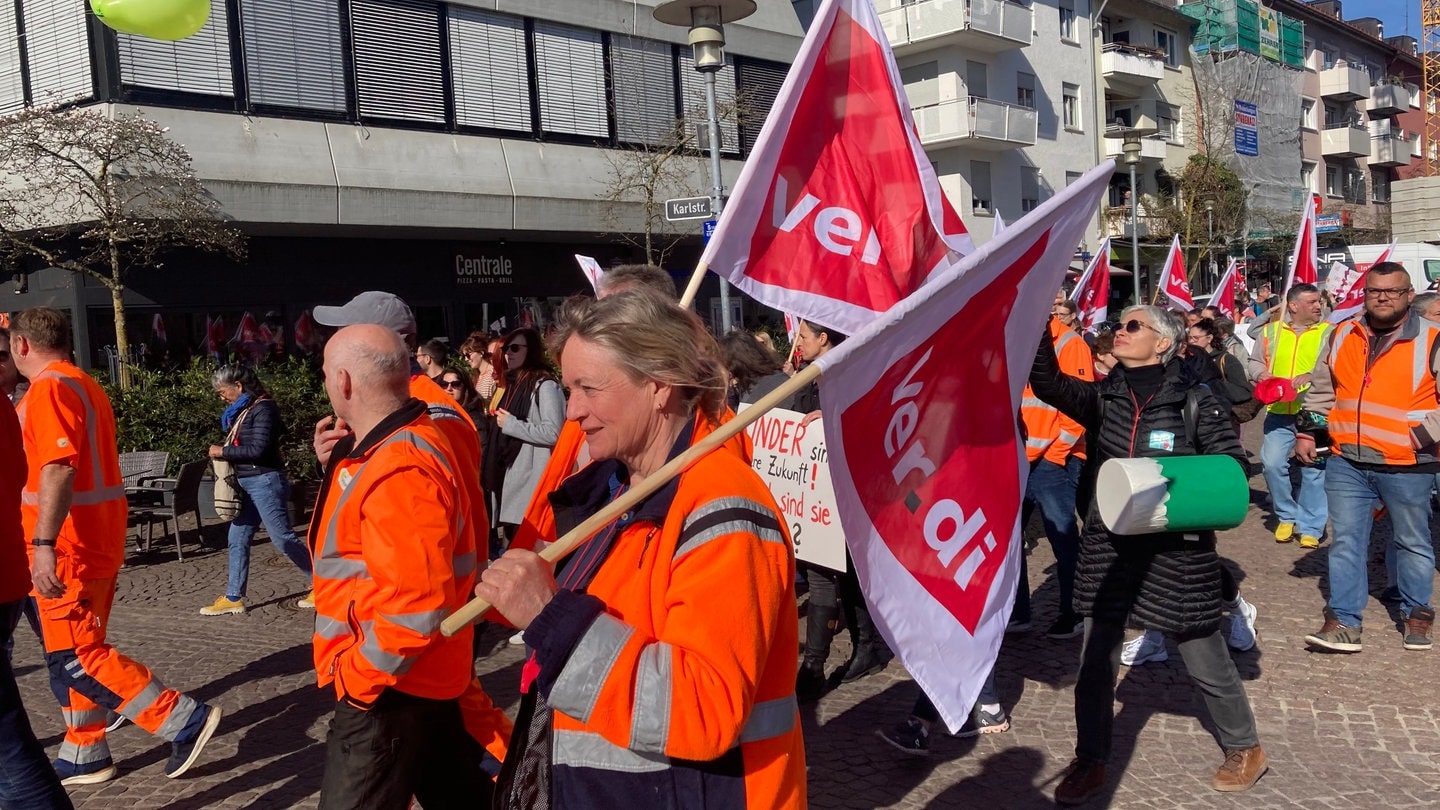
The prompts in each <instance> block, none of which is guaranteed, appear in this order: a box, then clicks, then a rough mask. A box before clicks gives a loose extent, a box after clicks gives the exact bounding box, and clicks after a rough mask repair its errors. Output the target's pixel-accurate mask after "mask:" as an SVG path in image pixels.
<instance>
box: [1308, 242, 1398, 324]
mask: <svg viewBox="0 0 1440 810" xmlns="http://www.w3.org/2000/svg"><path fill="white" fill-rule="evenodd" d="M1394 250H1395V243H1394V242H1391V243H1390V244H1389V246H1388V247H1386V248H1385V250H1384V251H1383V252H1382V253H1381V254H1380V255H1379V257H1377V258H1376V259H1375V261H1373V262H1370V263H1367V264H1356V265H1355V270H1354V272H1353V273H1351V274H1350V278H1349V279H1347V281H1348V283H1347V284H1346V285H1345V286H1344V288H1343V289H1341V290H1340V294H1339V295H1337V296H1335V309H1334V310H1332V311H1331V312H1330V315H1329V317H1327V318H1326V319H1325V320H1327V321H1329V322H1330V323H1340V322H1341V321H1343V320H1345V319H1346V318H1352V317H1354V316H1356V315H1359V314H1360V313H1361V312H1362V311H1364V309H1365V273H1366V272H1368V271H1369V270H1370V268H1372V267H1374V266H1375V265H1377V264H1379V263H1380V262H1388V261H1390V254H1391V252H1392V251H1394ZM1341 268H1342V269H1343V270H1348V269H1349V268H1346V267H1345V266H1344V265H1341ZM1335 271H1336V268H1335V267H1334V266H1333V265H1332V266H1331V268H1330V274H1331V275H1334V274H1335Z"/></svg>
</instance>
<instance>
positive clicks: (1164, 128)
mask: <svg viewBox="0 0 1440 810" xmlns="http://www.w3.org/2000/svg"><path fill="white" fill-rule="evenodd" d="M1155 116H1156V120H1155V126H1156V127H1157V128H1159V130H1160V134H1161V135H1162V136H1164V138H1165V140H1166V141H1169V142H1170V143H1175V144H1178V143H1182V142H1183V139H1182V138H1181V133H1180V108H1179V107H1175V106H1172V105H1170V104H1161V103H1159V102H1156V104H1155Z"/></svg>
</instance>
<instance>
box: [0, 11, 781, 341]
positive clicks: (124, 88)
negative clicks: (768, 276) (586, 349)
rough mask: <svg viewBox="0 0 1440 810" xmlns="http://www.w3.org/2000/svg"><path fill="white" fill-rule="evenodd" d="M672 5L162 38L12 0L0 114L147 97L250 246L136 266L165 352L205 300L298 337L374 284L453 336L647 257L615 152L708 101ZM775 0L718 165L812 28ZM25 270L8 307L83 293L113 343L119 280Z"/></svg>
mask: <svg viewBox="0 0 1440 810" xmlns="http://www.w3.org/2000/svg"><path fill="white" fill-rule="evenodd" d="M655 4H656V3H655V0H641V1H640V2H632V1H631V0H524V1H523V2H521V1H520V0H486V2H479V0H455V2H444V3H442V2H433V1H432V0H340V2H336V1H335V0H225V1H224V2H222V1H221V0H216V2H214V3H213V4H212V13H211V17H210V20H209V22H207V24H206V25H205V27H204V28H203V29H202V30H201V31H200V32H199V33H198V34H196V35H194V36H192V37H190V38H188V39H185V40H182V41H179V42H174V43H171V42H162V41H159V40H153V39H146V38H142V37H134V36H130V35H126V34H117V33H116V32H114V31H112V30H110V29H108V28H105V27H104V26H102V25H101V24H100V23H99V22H98V21H97V20H96V19H95V18H94V17H93V16H91V15H90V14H89V13H88V12H87V11H86V10H85V7H84V5H83V4H80V3H74V2H69V0H20V2H17V3H14V4H7V6H13V8H14V10H15V11H16V12H17V13H15V14H6V13H4V12H0V72H3V73H4V74H5V79H4V80H0V112H7V111H13V110H15V109H19V108H20V107H22V106H24V105H26V104H39V103H54V102H58V103H66V104H73V105H81V106H96V107H99V108H101V109H103V110H105V111H106V112H107V113H109V114H115V113H118V112H122V111H125V110H130V109H135V108H141V109H143V111H144V114H145V115H146V116H147V117H148V118H151V119H154V120H157V121H159V122H161V123H163V124H164V125H166V126H168V127H169V131H170V136H171V137H172V138H173V139H175V140H177V141H179V142H181V143H183V144H185V145H186V146H187V147H188V149H189V150H190V152H191V154H192V156H193V158H194V166H195V170H196V173H197V175H198V177H199V178H200V179H201V180H202V181H203V182H204V184H205V186H206V188H207V189H208V190H209V191H210V192H211V193H212V194H213V195H214V196H215V198H216V199H217V200H218V201H219V202H220V204H221V206H222V207H223V209H224V212H225V215H226V216H227V217H229V218H231V219H233V221H234V222H235V223H236V224H237V225H239V226H240V227H241V228H243V229H244V230H245V231H246V232H247V233H248V234H249V237H250V239H249V256H248V257H247V259H246V260H244V262H243V263H240V264H234V263H230V262H227V261H223V260H217V259H214V258H209V257H204V256H177V257H175V258H174V259H173V260H172V261H167V262H166V264H165V266H164V267H163V268H160V269H157V270H145V271H140V272H137V273H135V274H134V276H133V279H132V283H131V285H130V290H129V292H128V293H127V300H128V304H129V309H130V313H131V317H132V323H131V325H130V329H131V331H132V336H136V335H139V336H143V335H146V334H152V336H153V333H152V329H151V326H152V324H154V323H155V320H154V316H155V315H157V314H158V315H160V316H161V318H162V321H163V327H164V328H163V329H159V330H158V331H160V332H161V333H162V334H166V335H168V339H167V340H166V341H164V343H165V345H159V346H153V345H152V346H150V347H149V348H150V349H151V350H152V351H154V352H156V353H171V354H174V353H184V352H194V351H196V347H197V346H199V345H202V344H203V342H204V335H205V324H206V322H207V321H210V322H213V320H214V319H223V321H224V323H225V324H226V328H227V329H228V330H229V331H232V332H233V331H235V329H236V328H237V327H238V325H239V324H240V323H241V322H242V321H244V319H245V316H246V315H249V316H250V318H251V320H252V322H253V321H254V320H258V319H260V318H261V317H262V315H263V316H265V317H266V318H267V319H269V320H274V321H276V322H277V324H281V325H284V326H285V327H287V331H291V332H293V331H294V329H295V328H296V327H297V326H301V325H303V321H304V315H305V313H306V312H307V311H308V309H309V308H310V307H311V306H313V305H315V304H318V303H334V302H337V301H343V300H344V299H346V298H348V297H349V296H351V295H353V294H354V293H356V292H359V291H361V290H364V289H371V288H381V289H389V290H393V291H394V292H396V293H398V294H400V295H402V296H404V297H406V298H407V299H409V300H410V302H411V304H412V305H413V306H414V307H415V309H416V312H417V316H418V318H419V320H420V324H421V332H422V334H423V336H425V337H430V336H448V337H450V338H452V339H455V338H459V337H463V336H464V334H465V333H466V332H467V331H469V330H470V329H472V328H483V327H484V326H486V325H487V324H489V323H491V322H494V321H497V320H499V319H500V318H505V319H506V325H507V326H513V325H515V324H516V323H518V322H522V321H535V320H537V319H539V320H543V319H544V317H545V314H546V312H547V311H548V307H549V306H550V305H552V304H553V303H554V302H555V301H556V300H557V299H558V298H559V297H561V296H564V295H567V294H571V293H574V292H577V291H579V290H581V289H584V288H585V281H584V277H583V276H582V275H581V274H580V272H579V270H578V268H577V266H576V263H575V260H574V258H573V254H576V253H581V254H587V255H591V256H594V257H596V258H597V259H599V260H600V262H601V263H602V265H607V264H610V263H614V262H622V261H640V260H643V255H642V252H641V251H639V250H638V249H637V248H635V247H633V246H632V245H630V244H627V243H625V242H622V241H621V240H619V239H617V238H616V237H615V235H614V234H615V232H630V233H632V234H633V233H635V232H637V231H640V230H642V229H643V228H644V224H643V223H644V217H643V216H642V215H641V214H640V213H639V211H640V207H639V205H638V204H637V202H636V201H635V198H634V197H633V196H632V197H629V198H627V199H626V200H625V201H622V202H619V203H612V202H607V201H606V197H607V196H608V195H609V194H610V192H611V190H612V189H613V186H614V180H613V170H612V165H613V161H614V160H615V159H616V158H617V157H621V158H623V156H625V155H631V156H633V155H635V154H636V153H637V152H643V150H644V149H645V148H647V147H649V148H654V147H656V145H658V144H662V143H664V142H665V139H666V138H667V134H668V133H669V132H670V131H671V130H672V128H673V127H674V126H675V124H676V122H677V120H679V121H683V122H684V125H685V126H686V127H695V126H697V125H698V124H700V123H701V122H702V121H703V95H702V93H703V91H702V81H703V80H702V78H701V74H699V73H698V72H697V71H695V70H694V69H693V61H692V58H691V54H690V49H689V47H688V46H686V45H685V44H684V43H685V38H686V31H685V30H684V29H681V28H676V27H672V26H667V25H663V24H661V23H658V22H656V21H655V20H654V19H653V18H652V17H651V11H652V10H653V7H654V6H655ZM759 5H760V7H759V10H758V12H757V13H756V14H754V15H752V16H751V17H749V18H747V19H745V20H742V21H740V22H738V23H734V24H731V25H728V26H726V34H727V39H728V43H727V60H728V61H727V65H726V67H725V68H724V69H723V70H722V71H720V73H719V74H718V84H719V88H720V97H721V102H722V107H725V106H726V104H727V100H730V99H734V98H736V97H737V96H738V97H739V98H740V99H741V100H742V101H741V102H740V105H739V106H741V107H742V109H744V112H743V113H742V114H741V115H739V116H738V118H737V117H734V116H732V117H731V118H730V119H729V120H727V122H726V123H725V125H724V126H723V127H722V129H723V132H722V141H723V144H722V151H723V152H724V154H725V156H726V157H727V160H726V161H725V163H726V168H725V172H726V175H727V183H728V182H733V179H734V177H735V176H736V175H738V167H739V163H740V160H741V159H743V157H744V156H745V155H746V154H748V152H749V150H750V149H751V147H752V146H753V143H754V140H755V137H756V135H757V134H758V130H759V125H760V121H761V120H762V119H763V117H764V114H765V112H766V111H768V108H769V105H770V103H771V102H772V101H773V99H774V96H775V93H776V92H777V91H778V89H779V85H780V83H781V81H782V80H783V77H784V74H785V71H786V70H787V69H788V65H789V62H790V61H791V59H793V57H794V54H795V52H796V50H797V49H798V47H799V43H800V39H801V36H802V34H803V31H802V29H801V25H800V23H799V21H798V20H797V19H796V10H795V9H794V8H793V7H792V6H791V5H790V4H789V3H786V2H784V1H783V0H764V1H762V2H761V3H760V4H759ZM729 106H730V107H731V108H734V107H735V106H737V105H736V104H734V103H730V104H729ZM687 159H688V160H690V162H691V163H692V164H693V169H694V177H693V180H690V181H682V183H681V185H682V186H683V187H682V188H676V189H674V190H673V192H674V193H673V194H672V196H686V195H687V192H688V193H691V194H701V195H703V194H706V193H708V190H709V185H710V183H709V175H708V165H707V163H706V162H705V161H704V160H703V159H702V158H701V157H699V156H698V155H697V156H695V157H693V158H687ZM667 191H668V190H667ZM680 233H681V234H682V235H688V238H687V240H686V242H685V244H683V245H682V246H681V248H680V249H678V250H677V251H675V252H674V253H673V254H671V257H670V266H671V267H672V268H673V271H674V272H675V273H676V275H677V276H688V268H689V267H690V266H693V262H694V260H695V258H696V257H697V255H698V252H699V246H700V239H699V223H698V222H697V223H689V224H686V225H684V226H682V230H681V231H680ZM29 269H31V270H33V271H34V272H31V273H30V275H29V277H28V279H27V282H28V291H27V292H26V293H25V294H21V295H15V296H13V297H11V301H10V307H9V308H12V309H18V308H22V307H24V306H28V305H32V304H40V303H45V304H53V305H57V306H61V307H64V308H66V309H68V310H71V311H72V312H74V313H76V314H77V315H79V317H77V318H76V321H77V324H78V327H79V329H78V331H79V333H80V334H79V335H78V336H77V337H79V342H78V345H80V346H82V347H83V346H89V347H90V348H91V352H90V353H89V357H87V358H85V359H95V360H98V358H99V352H98V351H96V347H100V346H104V345H106V344H108V343H109V342H111V341H112V340H113V328H112V327H111V326H110V325H109V324H110V316H109V312H108V291H106V290H104V289H103V288H100V287H96V286H92V284H89V283H85V282H84V281H83V280H81V279H79V278H77V277H74V276H72V275H70V274H67V273H63V272H60V271H55V270H47V269H44V268H29ZM711 284H712V285H713V281H712V282H711ZM711 298H713V296H712V295H711V294H709V293H707V292H702V298H701V302H702V306H701V312H702V314H711V313H706V312H705V307H704V303H705V301H706V300H708V299H711ZM736 298H737V299H738V298H739V296H736ZM732 309H733V307H732ZM714 314H715V315H717V316H718V311H716V312H715V313H714ZM716 320H718V317H717V318H716ZM82 354H84V353H82Z"/></svg>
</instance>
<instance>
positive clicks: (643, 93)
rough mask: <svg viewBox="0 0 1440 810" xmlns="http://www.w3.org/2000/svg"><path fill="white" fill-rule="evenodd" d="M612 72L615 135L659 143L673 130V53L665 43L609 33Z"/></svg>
mask: <svg viewBox="0 0 1440 810" xmlns="http://www.w3.org/2000/svg"><path fill="white" fill-rule="evenodd" d="M610 68H611V71H612V72H613V73H614V82H613V84H614V88H615V130H616V131H615V135H616V137H618V138H619V139H620V140H622V141H629V142H634V143H646V144H650V145H652V146H653V145H659V144H661V143H663V142H664V141H666V140H667V139H669V138H670V136H671V134H672V133H673V132H674V129H675V121H676V119H675V54H674V52H673V49H672V48H671V46H670V44H669V43H667V42H655V41H653V40H647V39H639V38H636V37H630V36H625V35H622V34H612V35H611V36H610Z"/></svg>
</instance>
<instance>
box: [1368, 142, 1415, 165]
mask: <svg viewBox="0 0 1440 810" xmlns="http://www.w3.org/2000/svg"><path fill="white" fill-rule="evenodd" d="M1410 151H1411V149H1410V141H1409V140H1408V139H1406V138H1402V137H1400V136H1399V135H1376V136H1374V137H1373V138H1371V139H1370V165H1371V166H1376V167H1382V166H1383V167H1393V166H1408V165H1410Z"/></svg>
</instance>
